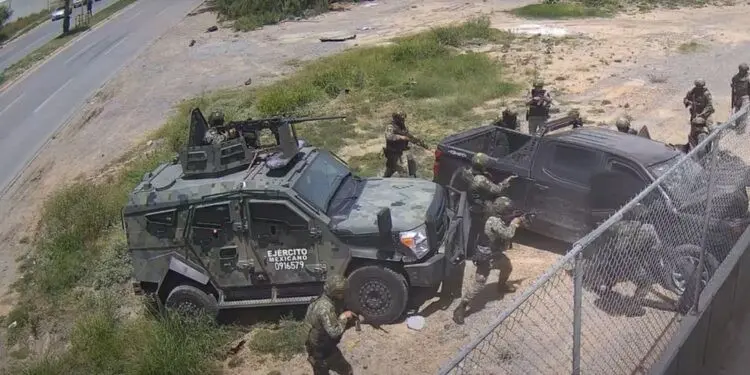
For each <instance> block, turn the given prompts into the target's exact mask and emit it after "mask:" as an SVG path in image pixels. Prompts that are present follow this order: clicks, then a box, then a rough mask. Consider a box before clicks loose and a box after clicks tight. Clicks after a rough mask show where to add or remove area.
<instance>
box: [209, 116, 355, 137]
mask: <svg viewBox="0 0 750 375" xmlns="http://www.w3.org/2000/svg"><path fill="white" fill-rule="evenodd" d="M345 118H346V116H321V117H269V118H261V119H252V118H250V119H247V120H240V121H230V122H228V123H227V124H226V125H224V126H223V127H224V128H234V129H237V130H238V131H240V132H243V133H246V132H253V131H260V130H263V129H270V130H271V131H273V132H274V133H275V132H276V131H277V129H279V128H280V127H281V126H282V125H284V124H290V125H291V124H297V123H300V122H308V121H321V120H338V119H345Z"/></svg>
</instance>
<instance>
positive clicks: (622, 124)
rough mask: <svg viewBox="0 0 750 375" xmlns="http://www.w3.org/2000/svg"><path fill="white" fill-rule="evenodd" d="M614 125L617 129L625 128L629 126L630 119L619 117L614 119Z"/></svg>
mask: <svg viewBox="0 0 750 375" xmlns="http://www.w3.org/2000/svg"><path fill="white" fill-rule="evenodd" d="M615 126H616V127H617V129H627V128H629V127H630V120H628V119H627V117H620V118H618V119H617V121H615Z"/></svg>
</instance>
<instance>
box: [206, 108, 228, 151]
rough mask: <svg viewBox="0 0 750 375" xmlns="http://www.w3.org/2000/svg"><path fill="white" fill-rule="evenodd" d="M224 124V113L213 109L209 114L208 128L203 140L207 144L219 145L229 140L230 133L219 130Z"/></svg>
mask: <svg viewBox="0 0 750 375" xmlns="http://www.w3.org/2000/svg"><path fill="white" fill-rule="evenodd" d="M223 125H224V113H223V112H221V111H213V112H211V114H210V115H209V116H208V126H209V128H208V130H207V131H206V135H205V136H204V137H203V142H204V143H205V144H207V145H217V144H220V143H221V142H224V141H226V140H227V137H228V135H227V134H226V133H224V132H222V131H220V130H219V128H220V127H221V126H223Z"/></svg>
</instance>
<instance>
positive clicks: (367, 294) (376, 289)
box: [346, 266, 409, 325]
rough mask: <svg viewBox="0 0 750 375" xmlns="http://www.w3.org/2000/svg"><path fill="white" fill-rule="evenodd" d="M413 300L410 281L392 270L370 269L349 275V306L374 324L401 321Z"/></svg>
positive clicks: (366, 320)
mask: <svg viewBox="0 0 750 375" xmlns="http://www.w3.org/2000/svg"><path fill="white" fill-rule="evenodd" d="M408 299H409V291H408V289H407V284H406V279H404V276H402V275H401V274H399V273H397V272H396V271H393V270H391V269H389V268H385V267H381V266H366V267H362V268H359V269H357V270H355V271H354V272H352V274H351V275H349V290H348V292H347V296H346V304H347V306H349V308H350V309H351V310H352V311H354V312H356V313H358V314H362V315H364V317H365V322H366V323H370V324H375V325H379V324H388V323H392V322H394V321H395V320H396V319H398V318H399V317H400V316H401V314H403V313H404V310H405V309H406V302H407V300H408Z"/></svg>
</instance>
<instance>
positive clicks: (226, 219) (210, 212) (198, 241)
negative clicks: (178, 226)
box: [192, 203, 232, 247]
mask: <svg viewBox="0 0 750 375" xmlns="http://www.w3.org/2000/svg"><path fill="white" fill-rule="evenodd" d="M231 222H232V219H231V215H230V211H229V203H224V204H217V205H212V206H206V207H199V208H196V209H195V213H194V216H193V233H192V237H193V244H195V245H198V246H201V247H218V246H222V245H223V244H224V243H225V242H226V241H227V240H228V239H229V238H228V235H229V233H231V231H229V229H230V227H231Z"/></svg>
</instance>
